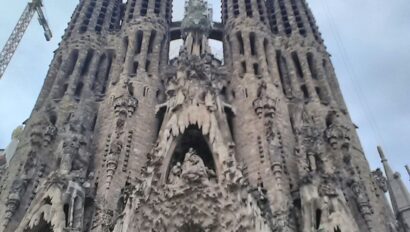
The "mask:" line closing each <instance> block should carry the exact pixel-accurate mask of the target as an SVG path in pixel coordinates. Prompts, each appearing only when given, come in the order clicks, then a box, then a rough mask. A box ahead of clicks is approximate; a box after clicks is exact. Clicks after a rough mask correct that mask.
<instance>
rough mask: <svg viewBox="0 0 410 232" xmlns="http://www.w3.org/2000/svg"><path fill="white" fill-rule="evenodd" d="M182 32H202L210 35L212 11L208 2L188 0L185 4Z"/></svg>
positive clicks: (204, 0)
mask: <svg viewBox="0 0 410 232" xmlns="http://www.w3.org/2000/svg"><path fill="white" fill-rule="evenodd" d="M181 27H182V30H183V31H184V32H185V33H187V32H188V31H201V32H203V33H209V31H210V30H211V28H212V9H211V8H210V7H208V2H207V1H206V0H188V1H186V3H185V17H184V19H183V20H182V24H181Z"/></svg>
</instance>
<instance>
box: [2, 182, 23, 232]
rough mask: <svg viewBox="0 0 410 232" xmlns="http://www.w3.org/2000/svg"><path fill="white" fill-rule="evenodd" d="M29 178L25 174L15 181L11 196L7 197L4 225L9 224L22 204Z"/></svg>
mask: <svg viewBox="0 0 410 232" xmlns="http://www.w3.org/2000/svg"><path fill="white" fill-rule="evenodd" d="M28 182H29V179H28V178H27V177H25V176H23V177H20V178H17V179H16V180H14V181H13V183H12V185H11V188H10V193H9V196H8V197H7V202H6V210H5V215H4V221H3V227H5V226H7V225H8V223H9V222H10V220H11V218H12V217H13V215H14V214H15V213H16V211H17V210H18V208H19V206H20V202H21V200H22V197H23V194H24V192H25V191H26V188H27V185H28Z"/></svg>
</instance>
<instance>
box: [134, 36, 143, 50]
mask: <svg viewBox="0 0 410 232" xmlns="http://www.w3.org/2000/svg"><path fill="white" fill-rule="evenodd" d="M143 36H144V33H143V32H142V31H138V32H137V44H136V50H135V54H140V53H141V46H142V39H143Z"/></svg>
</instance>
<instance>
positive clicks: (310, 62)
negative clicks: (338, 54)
mask: <svg viewBox="0 0 410 232" xmlns="http://www.w3.org/2000/svg"><path fill="white" fill-rule="evenodd" d="M306 58H307V61H308V65H309V70H310V73H311V74H312V78H313V79H315V80H317V79H318V75H317V70H316V63H315V60H314V58H313V54H312V53H311V52H309V53H308V54H307V57H306Z"/></svg>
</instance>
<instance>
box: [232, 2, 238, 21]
mask: <svg viewBox="0 0 410 232" xmlns="http://www.w3.org/2000/svg"><path fill="white" fill-rule="evenodd" d="M233 15H234V16H235V18H236V17H238V15H239V3H238V0H233Z"/></svg>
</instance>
